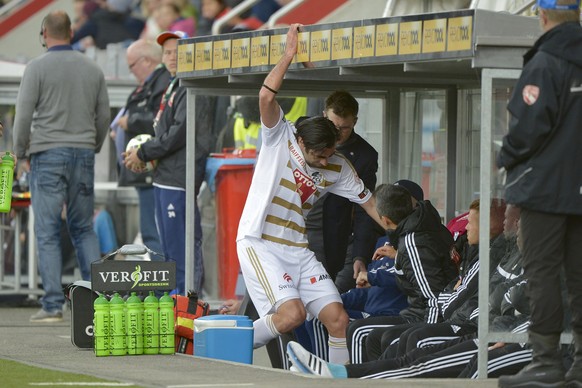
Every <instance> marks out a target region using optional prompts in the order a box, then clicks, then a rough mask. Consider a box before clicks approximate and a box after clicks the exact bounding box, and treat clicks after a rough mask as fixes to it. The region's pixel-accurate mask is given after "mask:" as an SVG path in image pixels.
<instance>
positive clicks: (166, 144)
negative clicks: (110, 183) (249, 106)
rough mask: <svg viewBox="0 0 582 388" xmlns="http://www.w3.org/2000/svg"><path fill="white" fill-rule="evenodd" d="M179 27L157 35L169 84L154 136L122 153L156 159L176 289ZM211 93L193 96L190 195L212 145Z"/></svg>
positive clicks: (138, 163) (182, 92)
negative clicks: (193, 172)
mask: <svg viewBox="0 0 582 388" xmlns="http://www.w3.org/2000/svg"><path fill="white" fill-rule="evenodd" d="M186 37H187V35H186V33H184V32H181V31H165V32H162V33H161V34H160V35H158V37H157V42H158V43H159V44H160V45H161V46H162V62H163V63H164V65H165V66H166V68H167V69H168V71H169V72H170V75H171V80H170V85H169V86H168V88H167V89H166V92H165V93H164V95H163V97H162V102H161V103H160V109H159V111H158V114H157V116H156V118H155V120H154V130H155V133H156V136H155V137H154V138H153V139H152V140H151V141H148V142H146V143H144V144H142V145H141V147H140V148H138V149H135V150H129V151H128V152H126V153H125V162H124V163H125V166H126V167H127V168H129V169H131V170H134V171H139V170H141V169H143V167H144V164H145V162H148V161H152V160H157V161H158V164H157V167H156V169H155V170H154V181H153V185H154V197H155V211H156V222H157V225H158V231H159V233H160V240H161V243H162V249H163V252H164V256H165V257H166V261H175V262H176V272H177V279H176V287H177V288H176V290H174V292H175V293H178V294H185V292H186V291H190V290H186V289H185V279H186V277H185V255H186V238H188V237H189V236H186V102H187V89H186V87H183V86H179V82H178V80H177V78H176V72H177V56H178V39H183V38H186ZM215 102H216V98H215V97H209V96H196V117H195V120H196V150H195V153H196V161H195V163H196V177H195V192H194V193H193V194H194V199H196V197H197V196H198V192H199V191H200V186H201V185H202V182H203V180H204V170H205V168H206V158H207V157H208V154H209V152H210V149H211V147H212V146H213V138H212V135H211V133H212V132H211V131H212V127H213V124H214V109H215ZM195 212H196V214H195V222H196V225H195V228H194V229H195V233H196V234H195V236H194V240H195V258H194V267H195V268H194V273H195V279H194V291H196V292H198V293H199V294H200V293H201V292H202V287H203V283H204V263H203V258H202V226H201V223H200V212H199V209H198V205H197V204H196V203H195Z"/></svg>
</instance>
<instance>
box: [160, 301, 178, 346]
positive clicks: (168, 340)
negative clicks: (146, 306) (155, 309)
mask: <svg viewBox="0 0 582 388" xmlns="http://www.w3.org/2000/svg"><path fill="white" fill-rule="evenodd" d="M174 346H175V345H174V299H172V297H171V296H170V295H168V293H167V292H164V295H163V296H162V297H161V298H160V354H174Z"/></svg>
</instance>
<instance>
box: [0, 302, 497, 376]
mask: <svg viewBox="0 0 582 388" xmlns="http://www.w3.org/2000/svg"><path fill="white" fill-rule="evenodd" d="M37 309H38V307H15V306H14V304H10V303H8V304H7V303H0V358H4V359H9V360H13V361H19V362H23V363H26V364H30V365H34V366H37V367H41V368H48V369H56V370H63V371H68V372H74V373H82V374H87V375H92V376H96V377H101V378H106V379H114V380H116V381H120V382H130V383H133V384H137V385H140V386H144V387H164V388H178V387H180V388H186V387H290V388H291V387H292V388H296V387H319V388H321V387H334V388H342V387H350V388H352V387H355V386H357V387H376V386H378V387H379V386H384V387H385V386H391V387H407V388H415V387H426V386H431V387H433V388H437V387H443V388H444V387H447V388H448V387H467V386H471V387H473V386H475V387H483V388H485V387H487V388H491V387H496V386H497V380H496V379H486V380H463V379H408V380H390V381H388V380H379V381H376V380H374V381H370V380H365V381H364V380H359V381H356V380H332V379H324V378H319V377H309V376H305V375H301V374H298V373H293V372H289V371H283V370H279V369H272V368H271V367H270V363H269V360H268V357H267V354H266V351H264V350H263V349H259V350H256V351H255V353H254V365H244V364H238V363H232V362H226V361H218V360H211V359H205V358H200V357H192V356H184V355H166V356H164V355H156V356H124V357H95V355H94V353H93V351H91V350H82V349H78V348H76V347H75V346H73V345H72V343H71V325H70V312H65V316H64V320H63V322H61V323H55V324H42V325H41V324H31V323H30V322H29V317H30V315H32V314H33V313H35V312H36V311H37ZM0 375H1V373H0ZM0 385H1V383H0Z"/></svg>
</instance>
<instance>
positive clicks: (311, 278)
mask: <svg viewBox="0 0 582 388" xmlns="http://www.w3.org/2000/svg"><path fill="white" fill-rule="evenodd" d="M309 281H310V282H311V284H313V283H315V282H316V281H317V278H316V277H315V276H312V277H310V278H309Z"/></svg>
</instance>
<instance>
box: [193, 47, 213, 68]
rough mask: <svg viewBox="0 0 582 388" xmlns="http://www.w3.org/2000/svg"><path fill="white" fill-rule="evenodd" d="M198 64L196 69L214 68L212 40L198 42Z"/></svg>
mask: <svg viewBox="0 0 582 388" xmlns="http://www.w3.org/2000/svg"><path fill="white" fill-rule="evenodd" d="M195 53H196V55H195V58H196V66H195V70H196V71H198V70H211V69H212V42H198V43H196V51H195Z"/></svg>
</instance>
